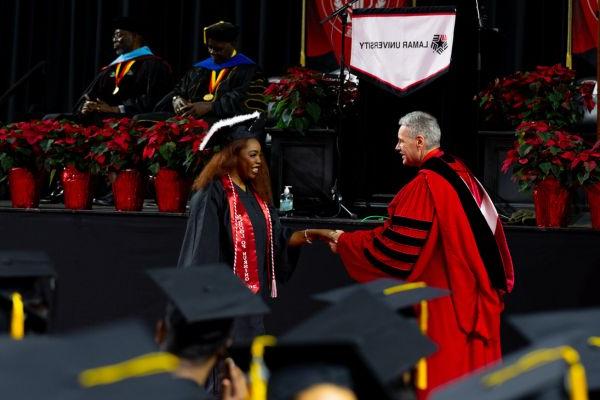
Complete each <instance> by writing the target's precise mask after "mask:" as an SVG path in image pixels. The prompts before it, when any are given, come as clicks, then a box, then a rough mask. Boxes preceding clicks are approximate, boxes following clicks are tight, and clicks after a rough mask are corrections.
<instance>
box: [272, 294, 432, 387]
mask: <svg viewBox="0 0 600 400" xmlns="http://www.w3.org/2000/svg"><path fill="white" fill-rule="evenodd" d="M399 337H402V339H401V340H399V339H398V338H399ZM435 348H436V346H435V345H434V344H433V343H432V342H431V341H430V340H429V339H428V338H426V337H425V336H423V335H422V334H421V332H420V331H419V328H418V327H417V325H416V323H414V321H410V320H407V319H404V318H402V317H400V316H399V315H397V314H396V313H395V312H394V311H393V310H391V309H389V307H387V306H386V305H385V304H384V303H383V302H382V301H380V300H378V299H376V298H374V297H373V296H372V295H370V294H368V293H365V292H362V291H359V292H357V293H355V294H352V295H350V296H349V297H347V298H345V299H344V301H342V302H340V303H338V304H335V305H332V306H330V307H328V308H326V309H325V310H323V311H321V312H320V313H318V314H316V315H315V316H313V317H311V318H309V319H308V320H306V321H304V322H302V323H301V324H299V325H298V326H297V327H295V328H294V329H292V330H291V331H290V332H288V333H287V334H285V335H284V336H282V337H281V338H280V340H279V341H278V345H277V346H276V347H274V348H268V349H267V351H266V353H265V363H266V364H267V367H268V368H269V369H271V368H273V369H274V370H275V371H276V370H278V369H279V370H281V369H283V368H289V367H293V366H294V364H296V363H298V364H300V365H302V364H304V365H306V364H315V363H316V364H319V365H323V366H325V367H328V368H332V371H336V370H337V371H338V372H339V373H340V374H341V375H340V376H343V368H341V367H343V366H344V365H345V366H349V367H350V368H349V370H350V371H351V373H352V376H353V381H354V383H355V391H356V392H357V394H359V398H362V397H360V393H365V392H364V390H366V393H369V390H375V389H374V388H379V390H381V392H382V395H383V394H385V396H386V398H391V397H394V396H393V393H395V391H396V390H397V389H398V387H400V385H399V384H400V383H401V382H400V381H401V377H402V373H403V372H405V371H409V370H411V369H412V368H413V366H415V365H416V364H417V362H418V361H419V359H421V358H423V357H425V356H427V355H429V354H431V353H433V352H434V351H435ZM340 368H341V369H340ZM309 370H310V369H309ZM271 384H273V385H277V382H276V379H275V380H274V381H273V383H270V385H271ZM277 387H285V384H284V385H277ZM290 387H291V386H290ZM365 398H369V397H365ZM370 398H379V397H370Z"/></svg>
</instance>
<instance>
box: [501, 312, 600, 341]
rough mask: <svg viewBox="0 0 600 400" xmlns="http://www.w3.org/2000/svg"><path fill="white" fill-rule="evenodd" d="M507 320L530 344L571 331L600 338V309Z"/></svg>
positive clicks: (546, 313)
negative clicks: (545, 337)
mask: <svg viewBox="0 0 600 400" xmlns="http://www.w3.org/2000/svg"><path fill="white" fill-rule="evenodd" d="M507 319H508V321H509V322H510V324H511V325H513V326H514V327H515V328H516V329H517V330H518V331H519V332H520V333H521V334H522V335H523V336H524V337H525V338H526V339H527V340H528V341H530V342H533V341H534V340H538V339H540V338H542V337H544V336H550V335H554V334H557V333H560V332H565V331H567V330H569V329H575V330H581V331H583V332H587V333H589V334H590V335H595V336H600V308H588V309H578V310H568V311H567V310H565V311H549V312H540V313H531V314H520V315H510V316H508V317H507Z"/></svg>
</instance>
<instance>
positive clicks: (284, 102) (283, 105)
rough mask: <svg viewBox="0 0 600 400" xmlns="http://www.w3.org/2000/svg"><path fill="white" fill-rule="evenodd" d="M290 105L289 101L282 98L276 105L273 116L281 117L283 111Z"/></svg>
mask: <svg viewBox="0 0 600 400" xmlns="http://www.w3.org/2000/svg"><path fill="white" fill-rule="evenodd" d="M287 107H288V101H287V100H282V101H280V102H279V103H277V105H276V106H275V111H273V117H275V118H279V117H280V116H281V114H282V113H283V111H284V110H285V109H286V108H287Z"/></svg>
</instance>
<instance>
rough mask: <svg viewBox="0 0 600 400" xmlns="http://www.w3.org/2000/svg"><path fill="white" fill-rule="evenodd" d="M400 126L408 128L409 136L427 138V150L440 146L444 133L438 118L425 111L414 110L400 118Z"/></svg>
mask: <svg viewBox="0 0 600 400" xmlns="http://www.w3.org/2000/svg"><path fill="white" fill-rule="evenodd" d="M399 125H400V126H405V127H406V128H407V129H408V136H409V137H411V138H412V139H414V138H415V137H417V135H421V136H423V137H424V138H425V142H426V143H427V147H428V148H427V150H430V149H433V148H436V147H440V137H441V136H442V133H441V131H440V126H439V125H438V122H437V119H435V117H434V116H433V115H431V114H427V113H426V112H423V111H413V112H411V113H408V114H406V115H405V116H403V117H402V118H400V122H399Z"/></svg>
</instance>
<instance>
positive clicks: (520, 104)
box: [475, 64, 594, 128]
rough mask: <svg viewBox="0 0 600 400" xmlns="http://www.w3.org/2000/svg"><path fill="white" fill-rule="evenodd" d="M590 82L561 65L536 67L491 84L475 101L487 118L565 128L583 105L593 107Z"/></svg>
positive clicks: (575, 117) (576, 117)
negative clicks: (539, 122) (542, 122)
mask: <svg viewBox="0 0 600 400" xmlns="http://www.w3.org/2000/svg"><path fill="white" fill-rule="evenodd" d="M593 89H594V84H593V83H591V82H578V81H576V80H575V71H573V70H571V69H568V68H566V67H563V66H562V65H560V64H556V65H553V66H538V67H536V68H535V70H534V71H528V72H520V71H519V72H516V73H514V74H512V75H510V76H507V77H503V78H499V79H496V80H494V81H493V82H492V83H490V84H489V85H488V86H487V87H486V88H485V89H484V90H482V91H481V92H480V93H479V94H478V95H477V96H476V98H475V99H476V100H477V101H478V103H479V107H480V109H481V111H482V114H483V116H484V119H485V120H486V121H493V122H502V121H508V122H509V123H510V124H511V125H512V126H513V127H514V126H517V125H518V124H520V123H521V122H522V121H546V122H548V124H550V125H551V126H554V127H557V128H565V127H569V126H572V125H573V124H575V123H577V122H579V121H580V120H581V118H582V117H583V111H584V108H585V109H587V110H589V111H591V110H592V109H593V108H594V100H593V97H592V91H593Z"/></svg>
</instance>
